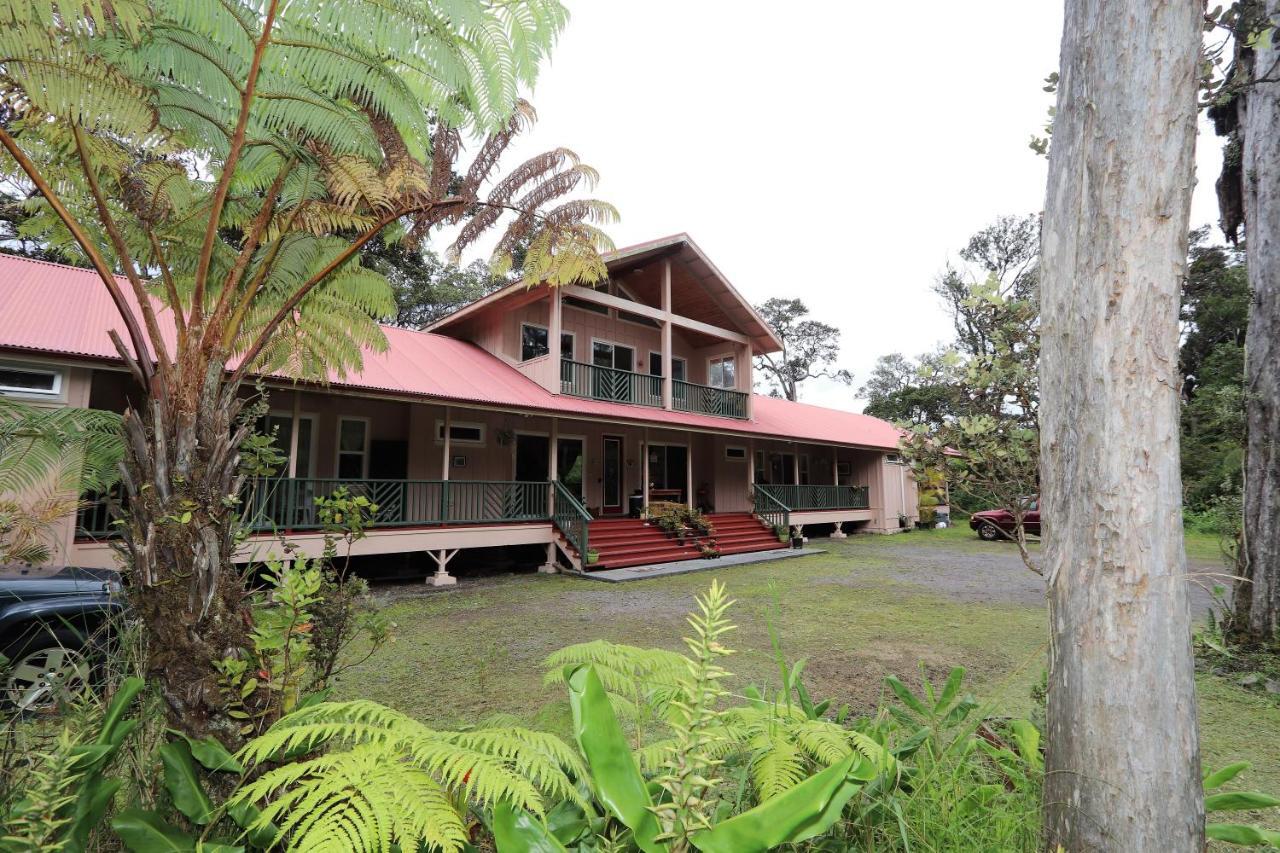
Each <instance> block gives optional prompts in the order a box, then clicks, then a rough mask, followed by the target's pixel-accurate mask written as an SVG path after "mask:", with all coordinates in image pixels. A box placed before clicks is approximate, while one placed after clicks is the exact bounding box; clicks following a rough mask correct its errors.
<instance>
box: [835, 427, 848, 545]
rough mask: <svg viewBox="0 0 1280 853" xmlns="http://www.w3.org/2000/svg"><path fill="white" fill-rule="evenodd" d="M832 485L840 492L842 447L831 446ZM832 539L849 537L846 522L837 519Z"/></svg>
mask: <svg viewBox="0 0 1280 853" xmlns="http://www.w3.org/2000/svg"><path fill="white" fill-rule="evenodd" d="M831 485H832V486H833V490H834V491H836V492H837V493H838V492H839V489H838V487H839V485H840V449H839V448H836V447H833V448H831ZM831 538H832V539H847V538H848V535H847V534H846V533H845V532H844V522H843V521H837V522H836V529H835V530H833V531H831Z"/></svg>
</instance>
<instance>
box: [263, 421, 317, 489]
mask: <svg viewBox="0 0 1280 853" xmlns="http://www.w3.org/2000/svg"><path fill="white" fill-rule="evenodd" d="M267 417H270V418H288V419H289V420H290V422H292V421H293V409H270V410H268V411H267ZM298 419H299V420H302V419H309V420H310V421H311V430H310V432H311V436H310V438H311V451H310V452H309V453H308V454H307V468H308V469H310V471H311V474H310V476H311V477H312V478H316V477H319V476H320V475H319V474H318V473H317V472H316V451H317V450H318V449H319V447H318V445H317V443H316V442H317V432H318V431H319V428H320V415H319V414H318V413H316V412H301V411H300V412H298ZM298 435H299V436H301V435H302V432H301V430H299V432H298ZM283 438H284V439H285V446H284V448H283V449H284V451H285V452H286V453H288V452H289V436H287V435H286V436H283ZM277 476H279V475H277ZM284 476H286V477H287V476H289V465H288V463H287V462H286V463H285V469H284Z"/></svg>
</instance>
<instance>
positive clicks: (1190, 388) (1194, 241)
mask: <svg viewBox="0 0 1280 853" xmlns="http://www.w3.org/2000/svg"><path fill="white" fill-rule="evenodd" d="M1180 319H1181V321H1182V323H1183V328H1184V329H1185V332H1184V335H1183V339H1182V347H1181V349H1180V351H1179V358H1178V361H1179V369H1180V370H1181V372H1182V376H1183V386H1182V390H1183V399H1184V403H1183V407H1182V484H1183V493H1184V503H1185V505H1186V508H1187V509H1188V510H1189V511H1190V512H1193V513H1206V512H1208V513H1213V512H1214V505H1215V503H1218V502H1220V501H1221V500H1223V499H1228V500H1229V499H1231V498H1232V497H1233V496H1237V495H1239V493H1240V491H1241V489H1242V483H1243V476H1244V474H1243V466H1244V442H1245V412H1244V409H1245V390H1244V339H1245V333H1246V330H1247V327H1248V319H1249V281H1248V276H1247V274H1246V271H1245V265H1244V258H1243V253H1241V252H1239V251H1237V250H1235V249H1231V248H1228V247H1225V246H1214V245H1210V244H1209V243H1208V228H1201V229H1198V230H1196V231H1193V232H1192V233H1191V250H1190V257H1189V259H1188V265H1187V280H1186V284H1184V285H1183V289H1182V310H1181V314H1180ZM1206 532H1208V531H1206ZM1213 532H1219V531H1213ZM1228 532H1229V531H1225V530H1224V531H1221V533H1223V534H1226V533H1228Z"/></svg>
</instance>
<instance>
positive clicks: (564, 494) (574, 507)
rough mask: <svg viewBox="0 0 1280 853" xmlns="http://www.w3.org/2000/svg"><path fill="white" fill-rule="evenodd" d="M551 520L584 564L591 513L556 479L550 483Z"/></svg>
mask: <svg viewBox="0 0 1280 853" xmlns="http://www.w3.org/2000/svg"><path fill="white" fill-rule="evenodd" d="M551 522H552V523H553V524H554V525H555V526H556V527H557V528H558V529H559V530H560V532H561V533H563V534H564V538H565V539H566V540H568V542H569V544H570V545H572V546H573V547H574V548H576V549H577V551H578V556H579V557H580V558H581V559H582V562H583V563H584V564H585V563H586V561H587V546H588V542H587V527H588V526H589V525H590V523H591V513H589V512H587V509H586V507H584V506H583V505H582V504H581V503H580V502H579V501H578V499H577V498H576V497H574V496H573V493H572V492H570V491H569V490H568V489H566V488H565V487H564V484H563V483H561V482H560V481H559V480H556V481H555V482H554V483H553V484H552V493H551Z"/></svg>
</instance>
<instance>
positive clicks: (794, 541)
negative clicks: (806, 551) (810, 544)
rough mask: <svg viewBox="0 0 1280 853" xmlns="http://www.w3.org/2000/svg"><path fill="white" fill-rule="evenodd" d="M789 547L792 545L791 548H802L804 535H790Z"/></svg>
mask: <svg viewBox="0 0 1280 853" xmlns="http://www.w3.org/2000/svg"><path fill="white" fill-rule="evenodd" d="M791 547H792V548H797V549H799V548H803V547H804V537H803V536H792V537H791Z"/></svg>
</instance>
